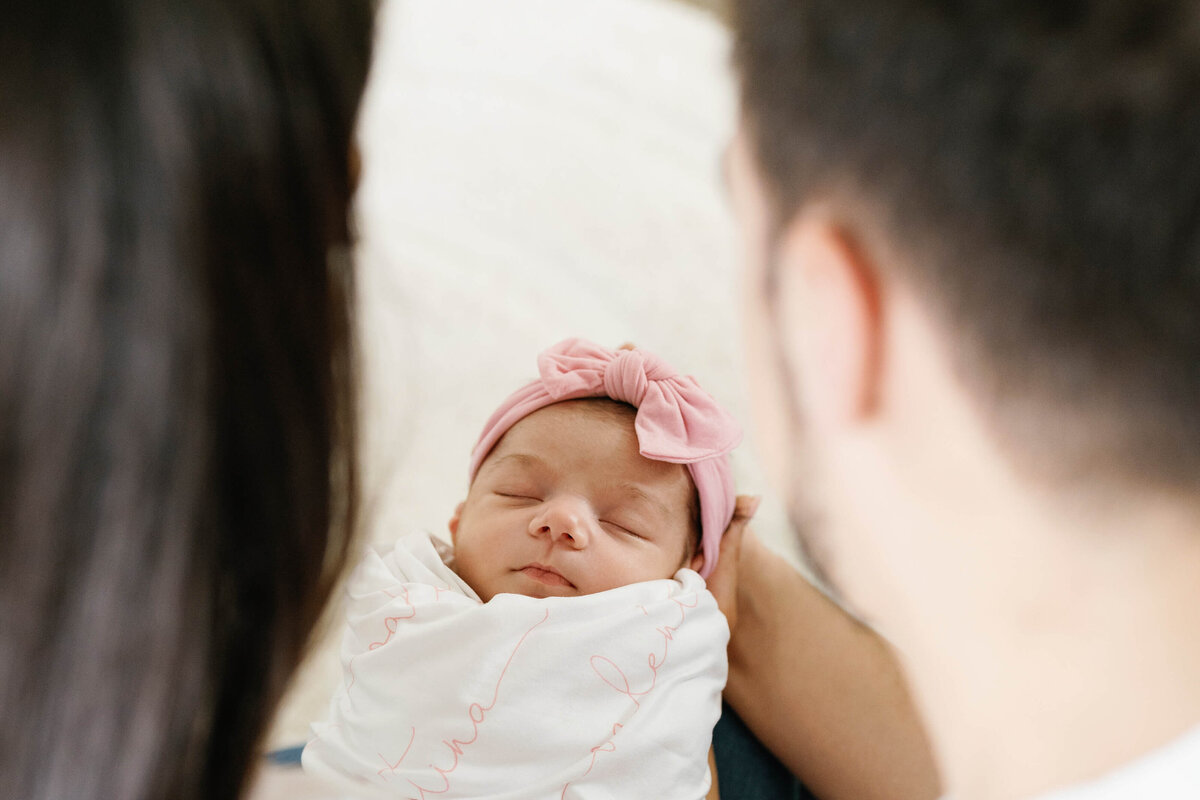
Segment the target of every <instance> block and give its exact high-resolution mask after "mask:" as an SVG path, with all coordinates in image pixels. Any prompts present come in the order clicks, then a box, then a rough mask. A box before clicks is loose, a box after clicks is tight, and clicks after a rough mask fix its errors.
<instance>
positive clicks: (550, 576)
mask: <svg viewBox="0 0 1200 800" xmlns="http://www.w3.org/2000/svg"><path fill="white" fill-rule="evenodd" d="M518 572H520V573H521V574H522V575H526V576H528V577H529V578H532V579H533V580H535V581H537V582H538V583H544V584H546V585H547V586H568V587H570V588H572V589H573V588H575V584H573V583H571V582H570V581H569V580H567V579H566V577H565V576H564V575H563V574H562V573H561V572H559V571H558V570H556V569H555V568H554V567H548V566H546V565H545V564H529V565H527V566H525V567H522V568H521V569H520V570H518Z"/></svg>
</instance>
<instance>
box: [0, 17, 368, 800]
mask: <svg viewBox="0 0 1200 800" xmlns="http://www.w3.org/2000/svg"><path fill="white" fill-rule="evenodd" d="M371 29H372V9H371V7H370V4H369V3H368V2H366V1H365V0H336V1H334V0H295V1H294V2H285V1H284V0H189V1H188V2H183V0H160V1H159V2H150V1H149V0H145V2H137V1H136V0H130V1H129V2H120V1H119V0H107V1H106V0H100V1H99V2H92V3H75V2H62V3H57V2H44V0H14V2H10V3H8V4H6V6H5V10H4V23H3V25H0V698H2V701H0V787H2V788H0V794H3V795H4V796H6V797H19V798H54V799H55V800H60V799H61V798H80V797H97V798H168V797H169V798H233V797H236V796H238V795H239V793H240V792H241V791H242V789H243V788H244V785H245V783H246V778H247V775H248V774H249V772H250V770H251V766H252V764H253V759H254V758H255V750H256V746H257V744H258V743H259V740H260V738H261V736H262V734H263V731H264V728H265V726H266V725H267V723H268V722H269V721H270V719H271V716H272V712H273V710H274V708H275V705H276V703H277V702H278V700H279V698H280V696H281V694H282V692H283V690H284V688H285V687H286V685H287V682H288V680H289V677H290V676H291V674H292V672H293V670H294V668H295V667H296V665H297V663H298V662H299V660H300V658H301V657H302V655H303V652H304V650H305V648H306V645H307V643H308V640H309V637H310V634H311V631H312V628H313V626H314V623H315V621H316V620H317V619H318V617H319V615H320V614H321V611H322V608H323V607H324V604H325V602H326V600H327V598H328V597H329V594H330V591H331V588H332V587H333V586H334V585H335V583H336V582H337V579H338V577H339V575H340V573H341V571H342V568H343V566H344V564H345V561H346V559H347V556H348V551H349V547H350V540H351V535H352V532H353V530H354V527H355V507H356V504H355V491H356V478H355V461H354V459H355V422H354V410H355V397H354V391H353V386H354V383H353V377H354V368H353V365H354V359H353V348H352V324H351V323H352V317H351V312H352V308H351V304H352V299H353V294H354V281H353V272H352V270H351V268H350V265H349V262H348V258H347V252H348V245H349V240H350V235H349V230H348V228H349V223H348V213H347V209H348V204H349V202H350V199H351V194H352V192H353V186H352V178H351V174H350V172H351V166H350V163H349V161H350V150H351V142H352V130H353V125H354V121H355V116H356V110H357V107H358V103H359V99H360V95H361V92H362V87H363V84H364V81H365V77H366V72H367V65H368V61H369V54H370V39H371Z"/></svg>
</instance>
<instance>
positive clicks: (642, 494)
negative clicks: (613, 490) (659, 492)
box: [619, 483, 671, 517]
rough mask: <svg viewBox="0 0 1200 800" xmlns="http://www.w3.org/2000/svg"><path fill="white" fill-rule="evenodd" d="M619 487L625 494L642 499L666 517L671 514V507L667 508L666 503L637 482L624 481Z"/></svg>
mask: <svg viewBox="0 0 1200 800" xmlns="http://www.w3.org/2000/svg"><path fill="white" fill-rule="evenodd" d="M619 488H620V490H621V491H622V492H623V493H624V494H625V495H627V496H629V497H632V498H633V499H634V500H640V501H642V502H644V503H646V504H648V505H649V506H651V507H652V508H653V509H654V510H655V511H657V512H658V513H660V514H662V515H663V516H664V517H669V516H671V509H669V508H667V504H666V503H664V502H663V501H662V500H660V499H658V498H657V497H655V496H654V495H652V494H650V493H649V492H647V491H646V490H645V489H643V488H642V487H641V486H638V485H637V484H636V483H623V484H621V485H620V487H619Z"/></svg>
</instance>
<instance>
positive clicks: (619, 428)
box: [480, 398, 694, 500]
mask: <svg viewBox="0 0 1200 800" xmlns="http://www.w3.org/2000/svg"><path fill="white" fill-rule="evenodd" d="M636 414H637V410H636V409H634V408H633V407H632V406H629V405H627V404H625V403H619V402H617V401H614V400H609V399H607V398H588V399H586V400H572V401H567V402H563V403H556V404H554V405H550V406H546V407H545V408H542V409H539V410H537V411H535V412H533V413H532V414H530V415H529V416H527V417H525V418H524V419H522V420H520V421H518V422H517V423H516V424H514V425H513V427H512V428H510V429H509V430H508V431H507V432H506V433H505V434H504V436H503V437H502V438H501V439H500V441H499V442H498V443H497V444H496V447H495V448H493V450H492V452H491V453H489V454H488V456H487V457H486V458H485V459H484V461H483V463H482V464H481V465H480V474H484V473H485V472H495V471H498V470H503V471H505V472H510V473H511V472H518V471H520V472H527V473H552V474H553V475H552V476H553V477H558V478H566V477H570V476H571V475H572V474H585V475H588V476H590V477H592V478H593V479H594V480H593V482H594V483H596V482H598V483H601V484H603V485H606V486H610V487H613V488H619V489H624V490H626V491H627V492H628V493H629V494H631V495H633V496H634V497H637V496H639V495H640V494H644V493H646V490H644V489H641V487H642V486H645V487H646V488H647V489H649V490H650V491H652V492H654V493H656V494H662V493H663V492H668V493H670V494H672V495H674V494H676V493H680V496H682V497H684V498H685V499H686V497H687V495H689V494H690V492H692V491H694V487H693V486H692V483H691V478H690V476H689V475H688V472H687V468H686V467H684V466H683V465H681V464H673V463H668V462H665V461H656V460H653V459H649V458H646V457H644V456H642V455H641V453H640V445H639V443H638V438H637V433H636V430H635V422H636ZM670 499H671V500H675V499H676V498H675V497H672V498H670Z"/></svg>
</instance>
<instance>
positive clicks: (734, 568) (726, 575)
mask: <svg viewBox="0 0 1200 800" xmlns="http://www.w3.org/2000/svg"><path fill="white" fill-rule="evenodd" d="M760 502H762V498H761V497H758V496H751V495H745V494H740V495H738V497H737V500H736V501H735V502H734V506H733V519H732V520H730V521H729V527H728V528H726V529H725V535H724V536H722V537H721V550H720V552H719V554H718V555H717V568H716V569H715V570H713V573H712V574H711V575H709V576H708V590H709V591H710V592H712V594H713V597H715V598H717V605H718V606H720V608H721V611H722V612H724V614H725V619H727V620H728V621H729V632H730V634H731V635H732V633H733V630H734V628H735V627H736V626H737V607H738V603H737V593H738V576H739V574H740V573H741V571H742V566H743V564H742V542H743V540H744V539H745V538H746V536H749V537H750V538H751V540H752V545H751V546H752V547H753V546H754V545H756V544H757V540H756V539H755V538H754V533H753V532H748V530H747V526H748V525H749V524H750V520H751V519H753V518H754V514H755V512H756V511H758V505H759V503H760Z"/></svg>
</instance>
